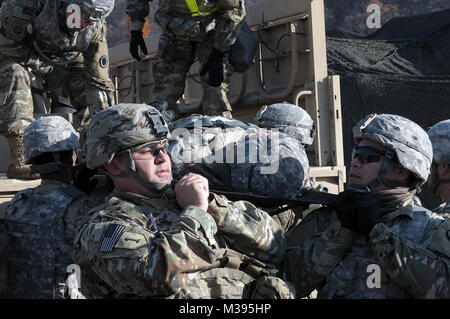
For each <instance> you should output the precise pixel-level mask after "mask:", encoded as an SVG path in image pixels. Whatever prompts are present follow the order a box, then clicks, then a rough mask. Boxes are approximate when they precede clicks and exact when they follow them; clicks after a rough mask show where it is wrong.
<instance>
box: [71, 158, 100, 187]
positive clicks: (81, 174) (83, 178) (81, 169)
mask: <svg viewBox="0 0 450 319" xmlns="http://www.w3.org/2000/svg"><path fill="white" fill-rule="evenodd" d="M96 173H97V169H90V168H88V167H87V166H86V163H82V164H80V165H78V167H77V170H76V172H75V177H74V178H73V185H75V187H76V188H78V189H79V190H80V191H82V192H85V193H86V194H88V195H89V194H90V193H91V192H92V190H93V189H94V188H95V186H96V185H97V183H98V180H97V179H96V178H94V179H92V180H91V177H92V176H94V175H95V174H96Z"/></svg>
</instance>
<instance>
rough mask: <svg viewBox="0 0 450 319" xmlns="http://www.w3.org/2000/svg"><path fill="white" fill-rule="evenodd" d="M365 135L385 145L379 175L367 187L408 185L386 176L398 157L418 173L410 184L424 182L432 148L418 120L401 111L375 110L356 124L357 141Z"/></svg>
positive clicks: (418, 184)
mask: <svg viewBox="0 0 450 319" xmlns="http://www.w3.org/2000/svg"><path fill="white" fill-rule="evenodd" d="M363 138H368V139H370V140H373V141H375V142H378V143H380V144H382V145H384V146H385V147H386V150H385V154H384V162H383V164H382V167H381V169H380V172H379V174H378V177H377V178H376V179H374V180H373V181H371V182H370V183H368V184H367V185H364V187H365V188H366V189H367V190H374V189H375V188H376V187H377V186H378V185H381V184H384V185H387V186H389V187H405V186H407V185H402V184H400V183H398V182H395V181H392V180H389V179H387V178H386V177H385V175H386V173H387V170H388V166H389V162H390V161H393V160H397V161H398V162H399V163H400V165H401V166H403V167H404V168H405V169H407V170H408V171H409V172H410V173H412V174H413V175H414V176H415V177H416V183H414V185H409V186H408V187H410V188H411V189H415V188H416V187H418V186H420V185H422V184H423V183H425V181H426V180H427V178H428V175H429V173H430V166H431V162H432V160H433V149H432V146H431V141H430V139H429V138H428V135H427V133H426V132H425V131H424V130H423V129H422V128H421V127H420V126H419V125H418V124H416V123H414V122H413V121H411V120H409V119H407V118H404V117H402V116H399V115H392V114H375V113H372V114H369V115H367V116H366V117H365V118H363V119H362V120H360V121H359V122H358V123H357V124H356V126H355V127H354V128H353V140H354V142H355V143H359V142H360V141H361V139H363ZM349 186H352V185H349Z"/></svg>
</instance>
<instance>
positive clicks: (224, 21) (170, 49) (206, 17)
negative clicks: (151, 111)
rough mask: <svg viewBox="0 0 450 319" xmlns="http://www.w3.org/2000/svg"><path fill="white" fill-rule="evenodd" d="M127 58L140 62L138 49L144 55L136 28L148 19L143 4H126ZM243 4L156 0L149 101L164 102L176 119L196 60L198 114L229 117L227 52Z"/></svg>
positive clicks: (137, 0)
mask: <svg viewBox="0 0 450 319" xmlns="http://www.w3.org/2000/svg"><path fill="white" fill-rule="evenodd" d="M127 14H128V15H129V16H130V18H131V23H130V30H131V31H130V33H131V39H130V53H131V54H132V56H133V57H134V58H135V59H137V60H140V56H139V53H138V48H139V47H141V49H142V51H143V52H144V53H147V49H146V47H145V42H144V39H143V38H142V27H143V25H144V20H145V18H146V17H147V15H148V14H149V1H148V0H127ZM245 15H246V13H245V8H244V1H243V0H207V1H199V0H187V1H186V0H175V1H173V0H170V1H169V0H160V1H159V10H157V11H156V13H155V20H156V22H157V23H158V25H159V26H160V27H161V28H162V34H161V36H160V39H159V48H158V52H159V54H158V58H157V60H156V62H155V63H154V65H153V74H154V78H155V86H154V88H153V100H154V101H153V102H151V103H150V104H151V105H154V106H157V107H158V108H159V109H160V110H161V107H162V105H163V104H164V102H167V103H168V106H169V108H170V109H171V110H173V111H174V112H175V113H176V116H177V117H178V110H177V105H176V104H177V101H178V99H179V98H180V97H181V96H182V95H183V92H184V87H185V80H186V75H187V73H188V71H189V68H190V66H191V65H192V64H193V63H194V61H195V59H196V58H198V60H199V63H200V66H201V69H200V78H201V85H202V88H203V98H202V102H201V108H202V114H204V115H221V116H224V117H231V111H232V109H231V106H230V103H229V101H228V99H227V93H228V91H229V85H230V76H231V74H232V72H233V67H232V65H231V63H230V61H229V51H230V47H231V46H232V45H233V44H234V43H235V41H236V38H237V36H238V33H239V30H240V28H241V26H242V23H243V20H244V18H245Z"/></svg>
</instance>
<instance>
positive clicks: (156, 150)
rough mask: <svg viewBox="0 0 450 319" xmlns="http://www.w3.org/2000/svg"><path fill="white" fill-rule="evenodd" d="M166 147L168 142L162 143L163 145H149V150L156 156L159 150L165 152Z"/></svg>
mask: <svg viewBox="0 0 450 319" xmlns="http://www.w3.org/2000/svg"><path fill="white" fill-rule="evenodd" d="M168 147H169V144H168V143H164V144H163V145H156V146H154V147H151V148H150V150H149V152H150V153H151V154H152V156H153V157H156V156H158V155H159V152H161V151H162V152H164V153H166V154H167V150H168Z"/></svg>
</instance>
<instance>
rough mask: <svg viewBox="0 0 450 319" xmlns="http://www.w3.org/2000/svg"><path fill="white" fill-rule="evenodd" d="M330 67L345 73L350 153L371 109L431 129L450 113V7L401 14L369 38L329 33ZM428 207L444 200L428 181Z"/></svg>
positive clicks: (347, 153) (345, 122)
mask: <svg viewBox="0 0 450 319" xmlns="http://www.w3.org/2000/svg"><path fill="white" fill-rule="evenodd" d="M327 60H328V71H329V73H330V75H331V74H338V75H340V79H341V83H340V84H341V103H342V118H343V124H342V126H343V135H344V136H343V139H344V140H343V142H344V156H345V164H346V167H347V169H350V160H351V159H350V156H351V147H352V144H353V142H352V127H353V126H354V125H355V124H356V123H357V121H358V120H359V119H361V118H362V117H364V116H365V115H367V114H369V113H378V114H381V113H389V114H397V115H401V116H404V117H407V118H409V119H411V120H412V121H414V122H416V123H417V124H419V125H420V126H421V127H422V128H424V129H427V128H428V127H430V126H432V125H434V124H435V123H437V122H439V121H442V120H444V119H449V118H450V10H444V11H440V12H435V13H430V14H426V15H422V16H414V17H403V18H395V19H392V20H390V21H389V22H388V23H386V24H385V25H384V26H383V27H382V28H381V29H379V30H378V31H377V32H375V33H373V34H372V35H370V36H368V37H362V36H358V35H355V34H352V33H349V32H345V31H341V30H331V31H329V32H327ZM423 188H424V191H423V192H422V193H421V194H419V196H420V197H421V198H422V203H423V204H424V206H426V207H427V208H434V207H435V206H437V204H438V202H437V201H436V198H435V197H433V196H431V194H430V193H429V192H428V191H427V189H426V186H424V187H423Z"/></svg>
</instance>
